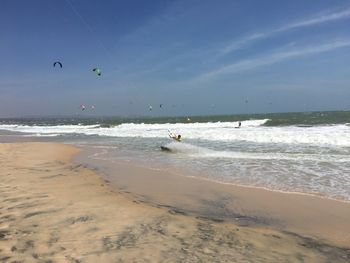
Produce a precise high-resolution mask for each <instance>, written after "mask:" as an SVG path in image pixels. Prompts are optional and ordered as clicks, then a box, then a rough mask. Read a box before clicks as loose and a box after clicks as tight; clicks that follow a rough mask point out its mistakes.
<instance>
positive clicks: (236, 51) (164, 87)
mask: <svg viewBox="0 0 350 263" xmlns="http://www.w3.org/2000/svg"><path fill="white" fill-rule="evenodd" d="M0 34H1V35H0V36H1V41H0V59H1V70H0V90H1V95H0V117H7V116H26V115H74V114H77V113H79V114H80V113H82V112H80V110H79V105H80V104H85V105H87V106H88V105H95V110H90V109H89V110H87V111H84V112H83V114H85V115H152V116H159V115H201V114H236V113H237V114H238V113H253V112H254V113H259V112H285V111H308V110H349V109H350V77H349V76H350V63H349V61H350V1H336V0H334V1H304V0H302V1H260V0H256V1H246V0H245V1H243V0H242V1H225V0H220V1H214V0H212V1H204V0H201V1H199V0H193V1H192V0H183V1H166V0H163V1H141V0H139V1H136V0H133V1H113V0H109V1H107V0H105V1H88V0H51V1H47V0H32V1H25V0H12V1H6V2H3V3H2V6H1V9H0ZM57 60H58V61H61V62H62V63H63V68H62V69H60V68H57V67H55V68H54V67H53V66H52V64H53V62H54V61H57ZM95 67H98V68H100V69H101V71H102V76H101V77H98V76H96V75H95V74H94V73H93V72H92V69H93V68H95ZM160 103H162V104H164V106H163V108H159V104H160ZM149 105H152V106H153V110H152V111H149V110H148V108H149Z"/></svg>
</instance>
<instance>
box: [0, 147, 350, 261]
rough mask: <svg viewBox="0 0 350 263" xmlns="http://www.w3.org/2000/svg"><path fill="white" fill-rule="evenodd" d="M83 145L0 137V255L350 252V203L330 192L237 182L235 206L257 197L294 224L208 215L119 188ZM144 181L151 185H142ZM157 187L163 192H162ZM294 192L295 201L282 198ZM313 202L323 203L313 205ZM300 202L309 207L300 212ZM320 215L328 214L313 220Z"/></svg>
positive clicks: (221, 257)
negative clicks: (83, 154) (247, 189)
mask: <svg viewBox="0 0 350 263" xmlns="http://www.w3.org/2000/svg"><path fill="white" fill-rule="evenodd" d="M78 152H79V149H77V148H75V147H73V146H68V145H64V144H55V143H7V144H5V143H4V144H0V165H1V170H0V182H1V183H0V200H1V202H0V261H1V262H97V261H100V262H349V260H350V242H349V239H347V238H348V233H347V232H348V229H350V228H346V227H348V225H347V224H349V223H346V220H345V219H346V218H347V216H348V213H349V204H346V203H341V202H338V203H337V204H338V205H336V206H334V204H335V203H332V201H329V200H326V199H320V198H318V199H317V198H314V199H313V198H309V200H311V201H309V202H306V203H305V202H304V201H303V200H304V199H303V198H306V197H305V196H301V195H299V196H297V195H295V196H293V195H285V197H284V199H283V198H282V199H281V196H283V194H280V195H279V196H276V195H271V194H270V193H269V192H268V191H265V193H259V192H254V193H255V194H253V195H252V196H250V197H249V198H248V197H247V196H246V198H244V193H243V192H239V189H238V188H237V189H235V188H233V189H232V190H230V191H236V193H237V195H239V196H240V199H239V202H237V203H235V204H236V208H237V209H236V213H237V215H239V214H241V212H244V213H242V214H249V213H250V212H249V211H250V210H255V209H253V208H254V207H255V208H257V207H259V206H260V207H261V209H267V210H266V213H271V214H272V215H277V214H278V215H279V217H278V218H279V220H280V221H282V224H281V225H283V224H285V225H286V226H287V227H286V229H287V230H288V231H283V230H281V228H282V229H283V227H281V225H279V224H276V226H277V227H274V225H273V224H262V223H261V222H257V224H253V222H250V221H249V220H248V221H249V222H250V223H249V224H246V225H243V224H240V220H238V223H235V222H234V220H231V221H230V220H215V218H210V217H208V218H204V217H200V216H194V215H192V214H191V213H189V214H186V213H182V211H177V210H174V209H172V207H171V206H168V207H167V206H165V205H164V206H161V205H159V207H157V206H155V205H152V202H151V201H152V200H142V198H133V195H132V194H128V193H127V191H126V190H124V191H121V190H118V187H117V186H116V185H114V183H115V182H114V183H113V182H112V183H111V182H108V181H106V180H105V179H103V177H102V176H100V175H99V174H97V173H96V171H93V170H91V169H89V168H87V167H86V166H85V165H81V164H77V163H75V162H73V161H72V160H73V158H74V156H75V155H76V154H77V153H78ZM130 169H131V168H130V167H129V168H128V167H126V166H124V167H120V170H118V171H116V173H118V172H119V173H122V174H124V175H125V174H128V175H130V179H129V181H130V182H132V181H133V180H135V177H136V176H137V173H138V172H141V171H140V168H138V169H131V170H130ZM124 178H125V177H124ZM148 178H149V177H148ZM125 180H126V179H125ZM172 182H173V181H172ZM187 183H188V185H189V184H190V182H187ZM130 185H134V186H133V187H141V186H140V185H137V184H132V183H131V184H129V186H130ZM199 186H200V185H198V187H199ZM130 187H131V186H130ZM220 187H223V186H220ZM227 187H229V186H227ZM141 188H142V187H141ZM180 188H181V187H180ZM144 189H145V191H146V192H147V191H148V190H147V186H146V185H144ZM154 189H157V188H154ZM203 189H206V188H205V187H203ZM220 189H223V188H220ZM164 191H166V189H165V190H164ZM227 191H228V190H227ZM237 191H238V192H237ZM242 191H243V190H242ZM204 194H205V193H204ZM158 195H159V196H163V197H165V196H166V194H165V193H164V192H163V193H162V192H158ZM264 195H266V196H265V199H264V198H262V196H264ZM290 196H292V198H290ZM167 198H170V199H172V197H171V196H168V197H167ZM207 198H208V199H210V196H207ZM276 198H278V200H276ZM293 198H294V199H293ZM264 200H265V201H266V200H269V201H268V202H267V203H266V202H264ZM170 201H171V200H170ZM164 202H169V201H166V199H165V201H164ZM288 202H289V206H288V207H290V209H289V210H288V209H286V208H285V207H286V203H288ZM298 202H299V203H301V204H303V205H302V207H301V208H296V207H297V206H296V204H297V203H298ZM329 202H330V203H329ZM153 204H154V203H153ZM308 206H309V207H308ZM316 206H319V207H322V206H324V207H325V208H324V209H319V210H320V211H319V213H316V214H315V213H314V212H313V213H311V212H310V213H308V210H310V208H311V207H312V208H313V210H315V207H316ZM244 207H246V209H243V208H244ZM283 207H284V208H283ZM232 209H234V207H233V208H232ZM243 210H244V211H243ZM316 210H317V209H316ZM247 211H248V212H247ZM296 211H302V212H303V213H304V214H302V216H301V217H300V216H297V215H295V212H296ZM326 211H328V214H327V213H326ZM329 211H331V213H330V212H329ZM260 212H261V211H260ZM251 215H253V214H251ZM315 215H317V216H322V215H324V217H322V218H319V220H318V221H317V222H316V221H315V222H314V221H312V220H313V219H314V218H315ZM348 218H349V217H348ZM299 221H302V222H304V223H302V222H299ZM348 221H350V220H348ZM332 224H334V225H332ZM278 225H279V227H278ZM326 225H328V226H329V227H328V228H325V226H326ZM313 226H314V227H313ZM334 226H336V227H334ZM324 228H325V229H324ZM321 229H324V231H321ZM334 229H336V231H334ZM293 230H295V232H294V231H293ZM303 233H305V235H303ZM318 233H319V234H320V235H319V236H320V238H318V237H317V236H318V235H317V234H318ZM322 233H328V234H329V236H330V238H329V239H327V238H326V234H325V235H324V236H323V234H322ZM342 233H343V234H342ZM310 236H312V238H311V237H310Z"/></svg>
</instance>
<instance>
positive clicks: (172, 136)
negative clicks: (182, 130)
mask: <svg viewBox="0 0 350 263" xmlns="http://www.w3.org/2000/svg"><path fill="white" fill-rule="evenodd" d="M169 137H170V138H171V139H174V140H176V141H178V142H181V135H180V134H178V135H176V134H169Z"/></svg>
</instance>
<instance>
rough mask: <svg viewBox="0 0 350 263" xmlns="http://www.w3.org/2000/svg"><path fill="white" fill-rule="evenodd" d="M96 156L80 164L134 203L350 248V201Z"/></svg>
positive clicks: (85, 155)
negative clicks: (97, 172) (94, 169)
mask: <svg viewBox="0 0 350 263" xmlns="http://www.w3.org/2000/svg"><path fill="white" fill-rule="evenodd" d="M95 151H96V150H95V149H90V150H87V151H84V152H82V153H81V154H80V155H78V157H77V160H78V161H79V162H82V163H86V164H89V165H92V166H94V167H98V168H101V172H103V174H104V175H105V178H107V180H109V181H110V182H111V183H112V185H113V186H114V187H115V188H117V189H119V191H122V192H124V193H127V194H129V195H131V198H134V199H137V200H139V201H142V202H145V203H148V204H151V205H154V206H158V207H171V208H172V209H175V210H177V211H180V212H182V213H186V214H191V215H194V216H201V217H205V218H210V219H212V220H225V221H234V222H235V223H236V224H239V225H254V226H255V225H263V226H270V227H273V228H277V229H279V230H281V231H287V232H293V233H297V234H300V235H303V236H308V237H314V238H319V239H323V240H324V241H326V242H332V243H335V244H338V245H340V246H347V247H350V231H348V229H350V203H349V202H343V201H337V200H332V199H326V198H322V197H318V196H312V195H306V194H299V193H283V192H277V191H270V190H266V189H261V188H253V187H243V186H237V185H232V184H222V183H217V182H212V181H208V180H205V179H200V178H201V177H200V176H196V175H191V176H188V174H184V173H183V172H179V171H174V169H162V168H160V169H158V168H157V169H154V168H149V167H145V166H140V164H138V163H135V162H133V161H129V162H126V161H121V160H115V159H114V161H113V162H110V161H105V160H96V159H94V158H90V156H92V155H93V154H94V152H95ZM102 168H103V169H102ZM115 171H117V172H115Z"/></svg>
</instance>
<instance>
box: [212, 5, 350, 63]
mask: <svg viewBox="0 0 350 263" xmlns="http://www.w3.org/2000/svg"><path fill="white" fill-rule="evenodd" d="M347 18H350V9H346V10H344V11H340V12H333V13H328V14H325V15H320V16H317V17H314V18H309V19H304V20H301V21H297V22H294V23H290V24H287V25H284V26H282V27H279V28H276V29H272V30H270V31H266V32H261V33H255V34H252V35H249V36H245V37H243V38H241V39H238V40H236V41H233V42H232V43H230V44H229V45H227V46H226V47H224V48H223V49H222V50H221V51H220V52H219V56H222V55H225V54H228V53H230V52H233V51H235V50H237V49H240V48H243V47H244V45H246V44H249V43H251V42H253V41H256V40H259V39H264V38H269V37H272V36H274V35H275V34H278V33H283V32H286V31H289V30H292V29H297V28H303V27H309V26H313V25H318V24H322V23H327V22H332V21H337V20H341V19H347Z"/></svg>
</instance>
